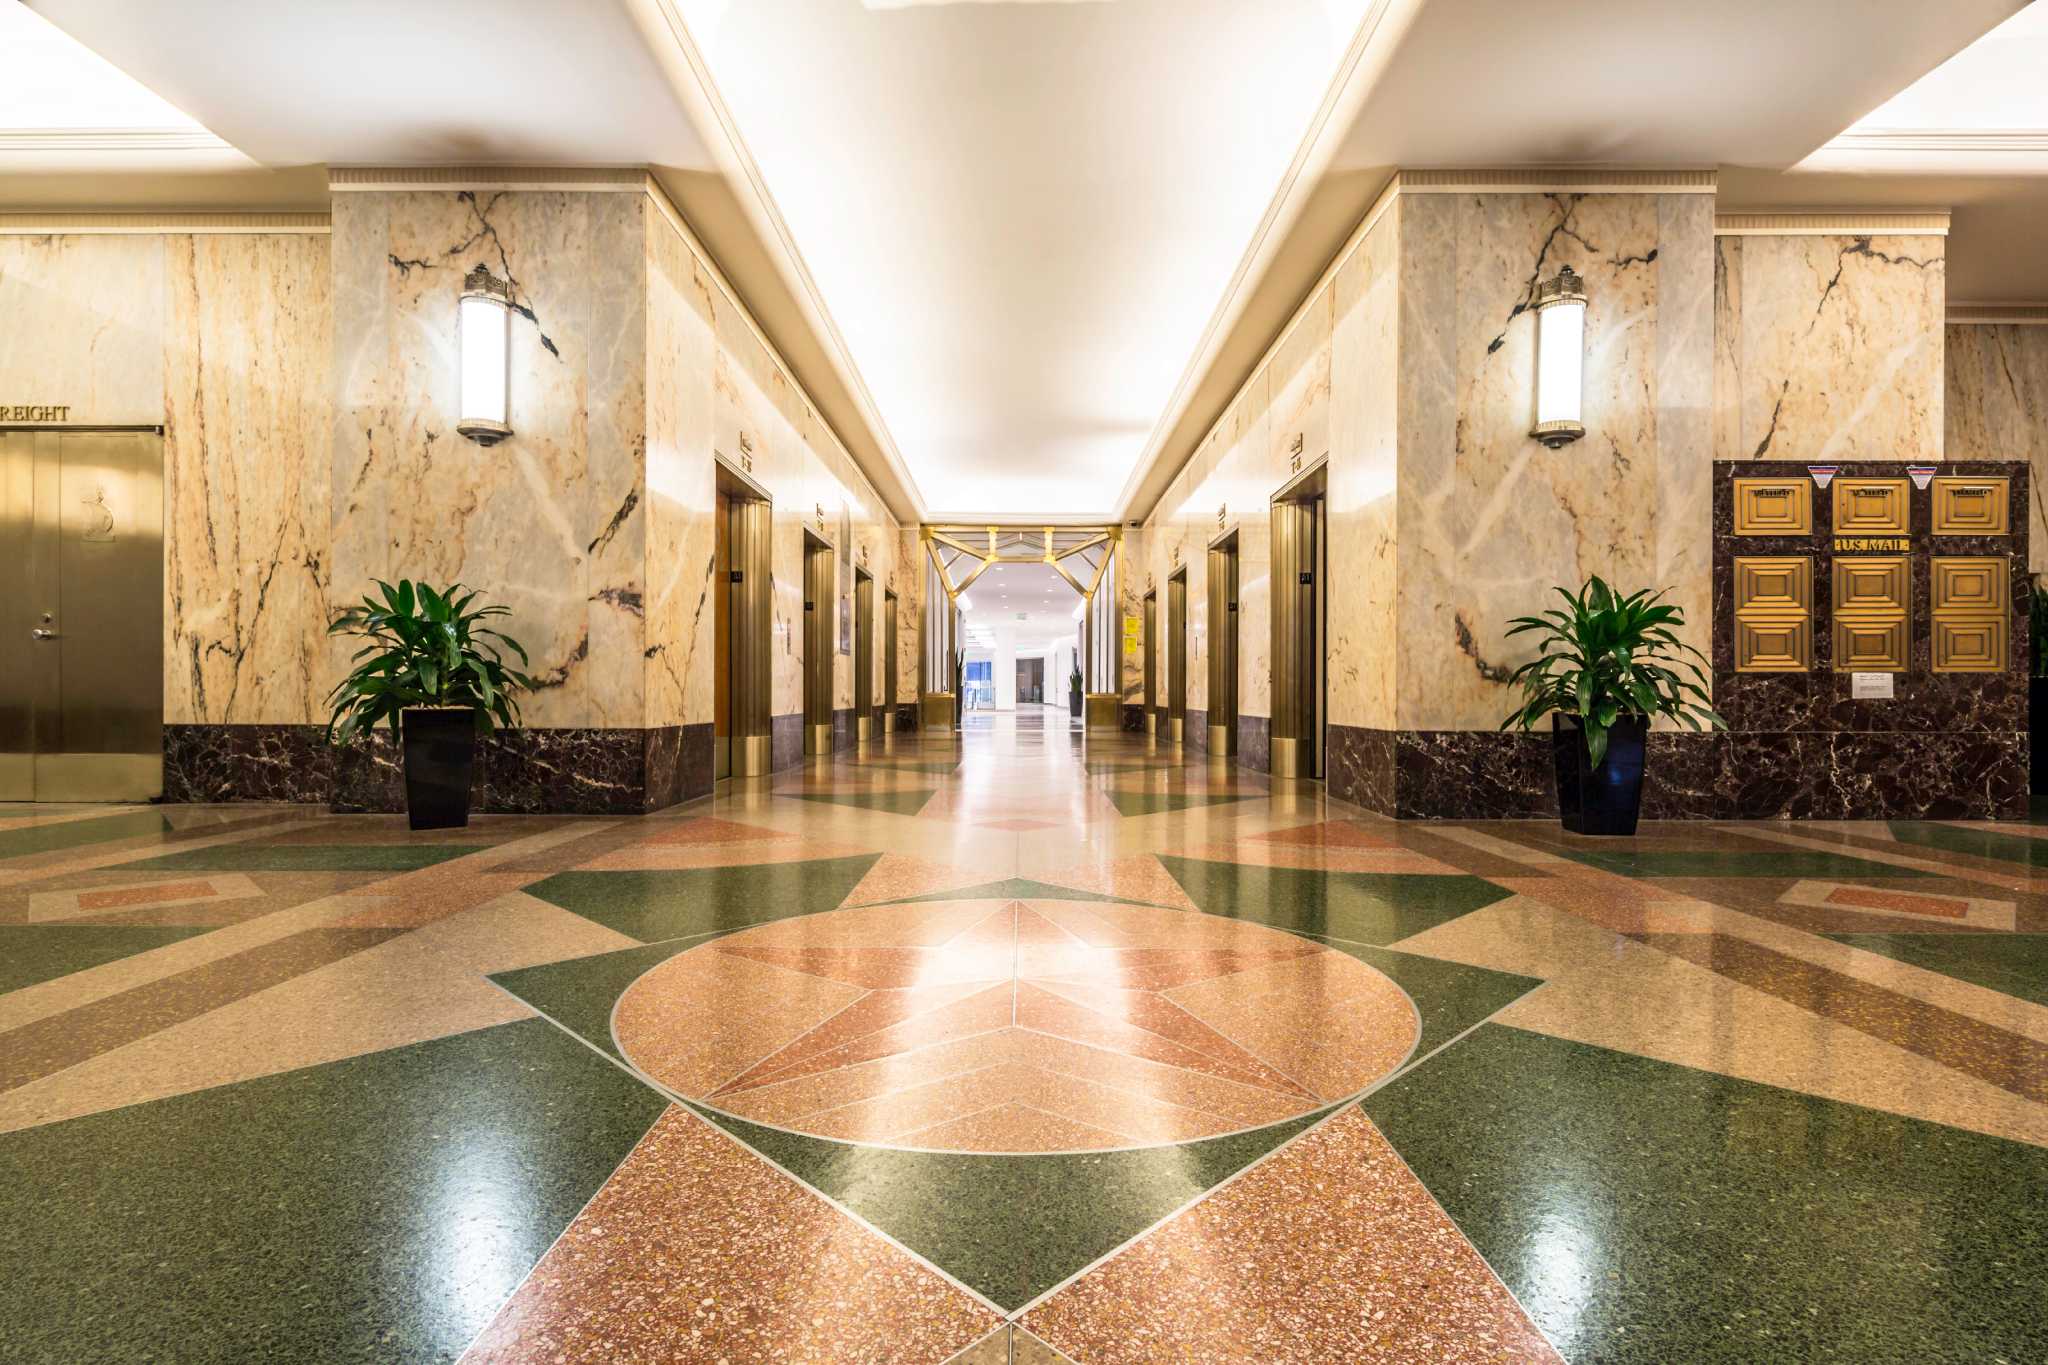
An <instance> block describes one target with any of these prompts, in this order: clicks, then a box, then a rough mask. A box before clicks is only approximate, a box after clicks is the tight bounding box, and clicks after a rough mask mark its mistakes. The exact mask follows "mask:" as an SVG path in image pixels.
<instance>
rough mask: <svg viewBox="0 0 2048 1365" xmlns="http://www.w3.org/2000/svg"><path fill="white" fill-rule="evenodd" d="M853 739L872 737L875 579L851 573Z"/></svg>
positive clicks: (860, 571)
mask: <svg viewBox="0 0 2048 1365" xmlns="http://www.w3.org/2000/svg"><path fill="white" fill-rule="evenodd" d="M853 725H854V738H855V739H859V740H869V739H873V738H874V737H875V576H874V575H873V574H871V573H869V572H868V571H867V570H866V569H859V568H857V569H855V570H854V571H853Z"/></svg>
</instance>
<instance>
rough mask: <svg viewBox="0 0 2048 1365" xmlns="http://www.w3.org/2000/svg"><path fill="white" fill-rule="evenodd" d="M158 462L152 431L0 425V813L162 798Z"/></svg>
mask: <svg viewBox="0 0 2048 1365" xmlns="http://www.w3.org/2000/svg"><path fill="white" fill-rule="evenodd" d="M95 442H113V443H122V442H126V443H128V446H127V448H126V449H125V450H120V451H119V454H118V455H115V456H110V454H109V452H108V451H106V450H104V449H102V450H101V451H99V452H98V455H97V458H93V457H92V456H90V455H89V454H88V453H87V449H86V448H87V447H89V446H90V445H91V444H93V443H95ZM67 447H71V448H72V449H71V452H70V458H69V459H67ZM129 451H133V452H134V453H133V454H130V453H128V452H129ZM163 464H164V458H163V428H162V427H160V426H153V425H150V426H139V425H137V426H131V425H120V426H114V425H89V424H83V423H81V424H77V425H61V426H59V425H41V424H39V425H33V426H30V425H5V426H0V801H8V800H29V801H44V802H74V801H76V802H86V801H123V802H127V801H147V800H152V799H155V798H158V797H160V796H162V794H163V719H164V717H163V695H164V689H163V679H164V663H163V638H164V551H163V544H164V520H163V509H164V496H163ZM88 470H92V471H102V470H116V471H120V472H121V474H122V476H123V477H124V478H125V480H126V482H125V484H113V483H112V478H111V476H109V477H103V478H102V479H101V480H99V481H95V482H93V483H92V486H93V489H94V492H93V494H92V496H91V497H80V496H79V494H80V493H81V491H82V490H83V488H84V487H85V486H86V485H85V482H82V481H81V479H82V478H83V477H84V471H88ZM110 485H111V486H114V487H116V488H119V489H120V492H119V493H118V494H117V496H116V498H115V503H116V505H115V506H111V507H110V506H108V504H107V490H108V488H109V486H110ZM95 505H96V506H95ZM81 509H83V510H81ZM100 509H103V510H100ZM96 510H97V511H98V515H99V516H104V517H105V518H106V521H105V526H104V530H103V531H102V528H101V527H100V525H99V522H98V519H97V517H96V516H95V511H96ZM95 560H104V561H105V563H104V564H102V565H99V566H98V572H97V573H95V572H94V568H95V566H94V564H93V562H92V561H95ZM137 607H139V610H140V616H141V617H146V618H147V619H140V618H137V619H122V618H123V616H124V613H126V612H127V611H128V610H129V609H131V608H137ZM95 626H98V627H99V629H97V630H95V629H94V627H95ZM152 664H153V665H154V666H152ZM67 678H68V679H71V680H73V686H72V687H70V688H68V689H67V688H66V686H65V680H66V679H67ZM95 683H99V684H102V685H101V686H98V687H95V686H94V684H95ZM122 687H128V688H130V689H132V692H133V695H129V696H121V695H118V691H119V689H120V688H122ZM95 738H97V739H98V740H100V741H101V742H100V743H99V744H98V745H95V746H92V747H80V748H78V749H76V750H74V749H72V748H71V747H70V745H71V744H73V743H79V744H81V745H86V744H90V742H91V740H93V739H95Z"/></svg>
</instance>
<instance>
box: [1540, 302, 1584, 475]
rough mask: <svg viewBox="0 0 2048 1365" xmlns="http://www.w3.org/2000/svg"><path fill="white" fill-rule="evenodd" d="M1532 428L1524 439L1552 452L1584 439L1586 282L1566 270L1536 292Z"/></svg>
mask: <svg viewBox="0 0 2048 1365" xmlns="http://www.w3.org/2000/svg"><path fill="white" fill-rule="evenodd" d="M1535 310H1536V425H1535V426H1533V427H1531V428H1530V429H1529V434H1530V435H1531V436H1534V437H1535V438H1536V439H1537V440H1539V441H1541V442H1543V444H1544V445H1546V446H1548V447H1550V449H1552V450H1556V449H1557V448H1558V447H1559V446H1565V445H1570V444H1571V443H1572V442H1573V441H1576V440H1578V439H1579V438H1580V437H1581V436H1584V435H1585V434H1586V428H1585V425H1584V424H1583V423H1582V422H1581V421H1580V420H1579V418H1580V417H1581V415H1582V413H1581V411H1580V404H1581V402H1582V400H1583V398H1584V393H1585V369H1586V282H1585V281H1584V280H1582V279H1580V278H1579V276H1578V275H1577V274H1575V273H1574V272H1573V270H1572V268H1571V267H1570V266H1566V267H1564V269H1562V270H1560V271H1558V272H1557V274H1556V275H1555V276H1554V277H1552V278H1551V279H1547V280H1545V281H1544V282H1543V283H1541V284H1539V285H1537V286H1536V303H1535Z"/></svg>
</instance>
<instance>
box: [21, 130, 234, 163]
mask: <svg viewBox="0 0 2048 1365" xmlns="http://www.w3.org/2000/svg"><path fill="white" fill-rule="evenodd" d="M234 150H235V149H234V148H233V147H232V146H230V145H229V144H228V143H226V142H223V141H222V140H221V139H219V138H217V137H215V136H214V135H213V134H212V133H209V132H207V131H206V130H205V129H203V128H197V129H190V128H8V129H0V156H8V155H13V154H15V153H20V152H232V151H234Z"/></svg>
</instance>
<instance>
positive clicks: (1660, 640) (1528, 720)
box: [1500, 575, 1728, 768]
mask: <svg viewBox="0 0 2048 1365" xmlns="http://www.w3.org/2000/svg"><path fill="white" fill-rule="evenodd" d="M1555 591H1556V592H1557V595H1558V596H1559V597H1562V598H1563V599H1564V601H1565V605H1564V606H1562V607H1553V608H1551V609H1550V610H1548V611H1546V612H1544V613H1542V614H1541V615H1540V616H1518V617H1516V618H1515V619H1514V620H1512V621H1510V622H1509V623H1508V624H1509V625H1510V627H1511V629H1510V630H1509V631H1508V634H1509V635H1511V636H1513V635H1525V634H1534V635H1536V636H1537V637H1538V644H1537V652H1536V657H1535V658H1533V659H1531V660H1529V661H1528V662H1527V663H1525V664H1523V665H1522V666H1521V667H1520V668H1517V669H1516V670H1515V671H1514V672H1513V673H1512V674H1511V675H1509V677H1508V683H1509V685H1510V686H1514V687H1519V688H1521V689H1522V704H1521V705H1520V706H1518V707H1516V708H1515V710H1514V711H1513V712H1512V713H1511V714H1510V715H1509V716H1508V718H1507V719H1506V720H1504V721H1502V722H1501V723H1500V728H1501V729H1503V730H1505V729H1507V728H1508V727H1510V726H1519V727H1520V728H1522V729H1524V730H1528V729H1533V728H1534V727H1535V724H1536V722H1537V721H1539V720H1541V719H1542V718H1543V717H1544V716H1546V715H1549V714H1550V713H1551V712H1553V711H1559V712H1563V713H1564V714H1566V715H1569V716H1576V717H1577V718H1578V721H1579V726H1580V728H1581V729H1582V730H1583V731H1584V733H1585V737H1586V755H1587V757H1588V758H1590V759H1591V760H1592V763H1593V766H1594V767H1596V768H1597V767H1599V766H1600V763H1601V761H1602V760H1603V759H1605V758H1606V757H1607V735H1608V731H1609V730H1610V729H1611V728H1612V727H1613V725H1614V723H1615V722H1616V721H1617V720H1620V719H1621V718H1623V717H1625V716H1633V717H1642V718H1644V719H1649V718H1653V717H1656V716H1670V717H1672V718H1674V719H1676V720H1678V721H1680V722H1682V723H1683V724H1685V725H1687V726H1690V727H1691V728H1692V729H1695V730H1700V729H1716V730H1725V729H1727V728H1728V726H1727V723H1726V722H1725V721H1723V720H1722V719H1721V718H1720V717H1719V716H1718V715H1715V714H1714V709H1713V707H1712V706H1711V705H1709V704H1708V703H1709V698H1708V696H1707V689H1706V677H1705V675H1704V674H1702V673H1701V671H1700V668H1699V664H1698V663H1694V662H1693V660H1694V659H1697V660H1699V661H1700V662H1701V663H1704V662H1705V661H1706V656H1704V655H1702V654H1701V653H1700V652H1699V651H1698V650H1697V649H1694V648H1693V647H1692V646H1691V645H1689V644H1687V643H1685V641H1683V640H1681V639H1679V638H1678V636H1677V634H1676V633H1675V632H1676V630H1677V628H1678V627H1680V626H1683V625H1684V624H1685V613H1684V612H1683V611H1681V610H1680V609H1679V608H1677V607H1674V606H1672V605H1670V604H1669V603H1667V602H1665V601H1663V597H1664V594H1663V593H1661V592H1657V593H1653V592H1651V591H1649V590H1648V589H1647V588H1646V589H1644V590H1643V591H1641V592H1636V593H1631V594H1630V595H1628V596H1627V597H1623V596H1621V595H1620V594H1619V593H1617V592H1615V591H1614V589H1612V588H1610V587H1608V586H1607V584H1606V583H1605V582H1603V581H1601V579H1600V577H1599V576H1598V575H1595V576H1593V577H1592V578H1589V579H1587V580H1586V584H1585V586H1584V587H1582V588H1580V589H1579V590H1578V591H1577V592H1575V593H1574V592H1569V591H1567V590H1565V589H1564V588H1558V589H1556V590H1555ZM1687 655H1690V656H1692V657H1691V658H1690V659H1688V658H1687V657H1686V656H1687Z"/></svg>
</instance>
